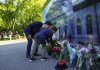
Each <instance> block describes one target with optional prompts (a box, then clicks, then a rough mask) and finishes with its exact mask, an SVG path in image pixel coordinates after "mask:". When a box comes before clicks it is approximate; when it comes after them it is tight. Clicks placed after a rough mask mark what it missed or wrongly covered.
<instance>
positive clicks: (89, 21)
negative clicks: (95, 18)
mask: <svg viewBox="0 0 100 70" xmlns="http://www.w3.org/2000/svg"><path fill="white" fill-rule="evenodd" d="M86 27H87V34H92V33H93V31H92V19H91V15H88V16H86Z"/></svg>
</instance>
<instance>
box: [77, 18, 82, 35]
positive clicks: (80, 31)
mask: <svg viewBox="0 0 100 70" xmlns="http://www.w3.org/2000/svg"><path fill="white" fill-rule="evenodd" d="M77 34H82V30H81V20H80V18H78V19H77Z"/></svg>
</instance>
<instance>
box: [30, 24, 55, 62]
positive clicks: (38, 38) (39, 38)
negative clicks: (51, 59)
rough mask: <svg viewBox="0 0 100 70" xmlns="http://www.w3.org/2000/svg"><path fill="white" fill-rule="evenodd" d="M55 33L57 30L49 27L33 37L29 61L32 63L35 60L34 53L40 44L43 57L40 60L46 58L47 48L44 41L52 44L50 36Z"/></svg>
mask: <svg viewBox="0 0 100 70" xmlns="http://www.w3.org/2000/svg"><path fill="white" fill-rule="evenodd" d="M56 31H57V28H56V27H55V26H51V27H50V29H46V28H44V29H42V30H41V31H39V32H38V33H36V34H35V35H34V44H33V47H32V51H31V57H30V61H33V60H34V59H35V58H34V53H35V50H36V49H37V48H38V47H39V45H40V44H41V46H42V47H43V55H42V57H41V60H42V59H43V60H45V59H46V57H45V54H46V48H47V47H46V41H47V42H52V36H53V34H54V33H55V32H56Z"/></svg>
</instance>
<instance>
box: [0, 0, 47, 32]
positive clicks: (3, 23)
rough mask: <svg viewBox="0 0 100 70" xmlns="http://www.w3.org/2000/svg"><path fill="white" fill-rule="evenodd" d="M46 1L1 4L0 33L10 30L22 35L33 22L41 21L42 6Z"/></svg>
mask: <svg viewBox="0 0 100 70" xmlns="http://www.w3.org/2000/svg"><path fill="white" fill-rule="evenodd" d="M45 1H46V0H5V2H3V3H2V2H0V27H1V28H0V31H1V30H3V29H5V30H6V31H9V30H10V29H11V30H12V31H13V32H15V31H18V32H20V33H22V31H23V28H24V27H25V26H26V25H28V24H29V23H31V22H33V21H41V11H42V6H43V4H44V3H45Z"/></svg>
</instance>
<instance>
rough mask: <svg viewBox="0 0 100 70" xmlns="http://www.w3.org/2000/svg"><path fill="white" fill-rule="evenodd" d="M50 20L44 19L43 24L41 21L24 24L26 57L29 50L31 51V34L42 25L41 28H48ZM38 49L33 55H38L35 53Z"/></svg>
mask: <svg viewBox="0 0 100 70" xmlns="http://www.w3.org/2000/svg"><path fill="white" fill-rule="evenodd" d="M51 25H52V24H51V22H50V21H46V22H45V23H44V25H43V23H42V22H33V23H31V24H29V25H28V26H26V27H25V28H24V33H25V35H26V38H27V41H28V44H27V52H26V57H27V58H29V57H30V52H31V46H32V39H33V36H34V35H35V33H37V32H38V31H39V30H40V29H41V28H42V27H43V28H49V27H50V26H51ZM37 51H38V49H37V50H36V51H35V55H36V56H39V54H38V53H37Z"/></svg>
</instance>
